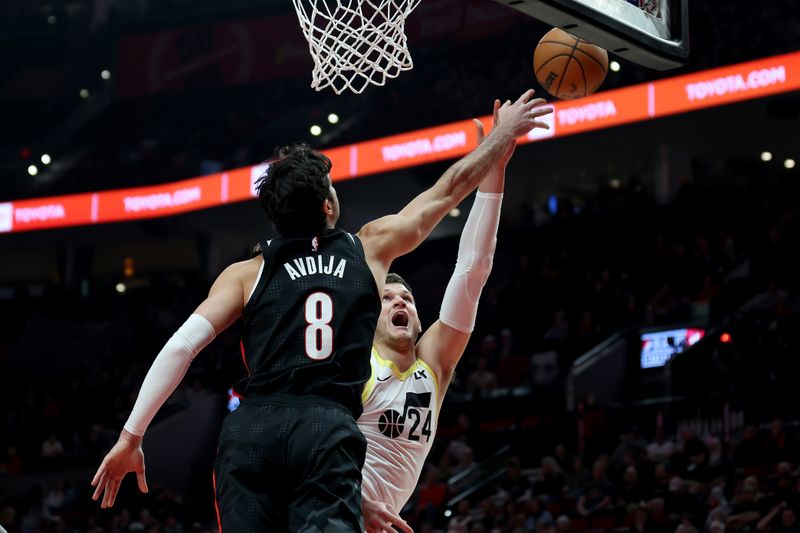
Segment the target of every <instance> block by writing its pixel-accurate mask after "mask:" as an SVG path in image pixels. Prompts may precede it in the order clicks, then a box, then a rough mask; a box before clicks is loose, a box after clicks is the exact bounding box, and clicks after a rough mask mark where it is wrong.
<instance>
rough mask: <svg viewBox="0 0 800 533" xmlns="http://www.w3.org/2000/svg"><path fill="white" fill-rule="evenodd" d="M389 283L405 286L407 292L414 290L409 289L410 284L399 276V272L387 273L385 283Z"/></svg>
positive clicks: (412, 292)
mask: <svg viewBox="0 0 800 533" xmlns="http://www.w3.org/2000/svg"><path fill="white" fill-rule="evenodd" d="M389 283H399V284H400V285H402V286H403V287H405V288H406V290H407V291H408V292H410V293H411V294H414V291H412V290H411V285H409V284H408V282H407V281H406V280H404V279H403V278H402V277H400V274H395V273H394V272H389V273H387V274H386V284H387V285H388V284H389Z"/></svg>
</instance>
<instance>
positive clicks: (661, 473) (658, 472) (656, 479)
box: [648, 463, 672, 498]
mask: <svg viewBox="0 0 800 533" xmlns="http://www.w3.org/2000/svg"><path fill="white" fill-rule="evenodd" d="M670 479H672V476H670V473H669V468H668V467H667V463H656V464H655V465H654V466H653V482H652V483H651V486H650V491H649V494H648V496H649V497H650V498H664V497H666V496H667V494H669V482H670Z"/></svg>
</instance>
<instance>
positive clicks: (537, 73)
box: [534, 54, 572, 77]
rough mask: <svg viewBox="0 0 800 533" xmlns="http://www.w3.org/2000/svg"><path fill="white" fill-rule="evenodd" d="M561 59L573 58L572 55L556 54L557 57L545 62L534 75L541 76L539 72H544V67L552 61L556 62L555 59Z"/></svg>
mask: <svg viewBox="0 0 800 533" xmlns="http://www.w3.org/2000/svg"><path fill="white" fill-rule="evenodd" d="M559 57H572V54H556V55H554V56H551V57H550V59H548V60H547V61H545V62H544V63H542V64H541V65H539V68H538V69H536V72H534V74H535V75H536V76H537V77H538V75H539V71H540V70H542V69H543V68H544V67H545V66H546V65H547V64H548V63H550V62H551V61H552V60H554V59H558V58H559Z"/></svg>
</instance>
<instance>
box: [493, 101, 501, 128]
mask: <svg viewBox="0 0 800 533" xmlns="http://www.w3.org/2000/svg"><path fill="white" fill-rule="evenodd" d="M499 111H500V100H498V99H497V98H495V100H494V107H493V108H492V126H497V122H498V120H499V118H500V116H499Z"/></svg>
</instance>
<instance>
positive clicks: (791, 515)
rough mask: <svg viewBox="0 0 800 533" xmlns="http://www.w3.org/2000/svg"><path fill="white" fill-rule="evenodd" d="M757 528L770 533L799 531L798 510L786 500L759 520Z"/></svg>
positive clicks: (795, 532)
mask: <svg viewBox="0 0 800 533" xmlns="http://www.w3.org/2000/svg"><path fill="white" fill-rule="evenodd" d="M756 529H757V530H758V531H769V532H770V533H798V532H800V525H798V523H797V510H796V509H795V508H794V507H791V506H789V505H787V504H786V503H785V502H783V503H781V504H778V505H776V506H775V507H773V508H772V510H770V512H769V513H768V514H767V515H766V516H765V517H764V518H762V519H761V520H760V521H759V522H758V525H757V526H756Z"/></svg>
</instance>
